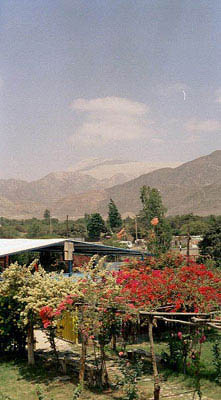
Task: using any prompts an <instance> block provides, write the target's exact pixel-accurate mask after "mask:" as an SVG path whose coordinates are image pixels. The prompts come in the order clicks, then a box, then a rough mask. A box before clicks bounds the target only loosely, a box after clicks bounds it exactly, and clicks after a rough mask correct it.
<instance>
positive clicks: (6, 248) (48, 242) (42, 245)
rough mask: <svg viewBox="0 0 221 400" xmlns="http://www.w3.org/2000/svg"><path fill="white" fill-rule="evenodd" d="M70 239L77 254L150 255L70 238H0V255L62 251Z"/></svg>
mask: <svg viewBox="0 0 221 400" xmlns="http://www.w3.org/2000/svg"><path fill="white" fill-rule="evenodd" d="M65 241H71V242H73V243H74V252H75V253H79V254H88V255H93V254H100V255H107V254H111V255H128V256H142V255H143V254H145V255H151V254H147V253H142V252H140V251H137V250H129V249H122V248H119V247H111V246H106V245H102V244H95V243H91V242H80V241H76V240H74V239H71V238H66V239H0V257H3V256H7V255H12V254H16V253H23V252H26V251H36V252H41V251H47V250H48V251H62V252H63V249H64V242H65Z"/></svg>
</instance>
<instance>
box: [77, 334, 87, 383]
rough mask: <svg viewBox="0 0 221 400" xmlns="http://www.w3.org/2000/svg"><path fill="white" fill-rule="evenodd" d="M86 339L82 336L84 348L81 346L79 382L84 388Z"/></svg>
mask: <svg viewBox="0 0 221 400" xmlns="http://www.w3.org/2000/svg"><path fill="white" fill-rule="evenodd" d="M86 348H87V346H86V338H85V337H84V335H82V346H81V359H80V371H79V382H80V384H81V385H82V386H84V376H85V363H86Z"/></svg>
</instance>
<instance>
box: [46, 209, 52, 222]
mask: <svg viewBox="0 0 221 400" xmlns="http://www.w3.org/2000/svg"><path fill="white" fill-rule="evenodd" d="M50 218H51V213H50V210H48V209H46V210H45V212H44V219H45V220H46V221H49V220H50Z"/></svg>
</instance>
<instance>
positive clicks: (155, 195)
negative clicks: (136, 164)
mask: <svg viewBox="0 0 221 400" xmlns="http://www.w3.org/2000/svg"><path fill="white" fill-rule="evenodd" d="M140 199H141V202H142V204H143V209H142V210H141V212H140V218H139V219H140V221H141V222H142V224H143V226H144V229H145V231H146V234H147V237H148V243H149V246H148V247H149V250H151V251H154V252H155V253H156V254H158V253H161V252H165V251H166V250H168V249H169V248H170V242H171V239H172V234H171V229H170V226H169V224H168V223H167V221H166V218H165V213H166V208H165V207H164V205H163V202H162V198H161V195H160V192H159V191H158V190H157V189H156V188H151V187H149V186H148V187H147V186H143V187H142V188H141V190H140ZM155 218H156V222H157V223H156V225H155V226H153V220H154V219H155Z"/></svg>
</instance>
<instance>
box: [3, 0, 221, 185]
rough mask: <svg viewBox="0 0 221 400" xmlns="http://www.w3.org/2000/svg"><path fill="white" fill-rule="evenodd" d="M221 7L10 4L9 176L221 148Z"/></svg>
mask: <svg viewBox="0 0 221 400" xmlns="http://www.w3.org/2000/svg"><path fill="white" fill-rule="evenodd" d="M220 35H221V2H220V0H212V1H209V0H197V1H196V0H182V1H180V0H1V2H0V140H1V142H0V178H17V179H18V178H19V179H26V180H32V179H37V178H39V177H42V176H44V175H46V174H47V173H49V172H51V171H57V170H67V169H69V168H71V167H74V165H75V164H76V163H78V162H79V161H81V160H84V159H88V158H91V157H98V158H105V159H106V158H113V159H123V160H137V161H147V162H150V163H151V162H153V163H158V162H160V163H162V162H163V163H164V162H165V164H166V163H167V162H168V163H169V162H170V163H171V162H185V161H189V160H192V159H194V158H197V157H200V156H202V155H206V154H209V153H211V152H212V151H215V150H218V149H220V148H221V68H220V60H221V40H220V37H221V36H220Z"/></svg>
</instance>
